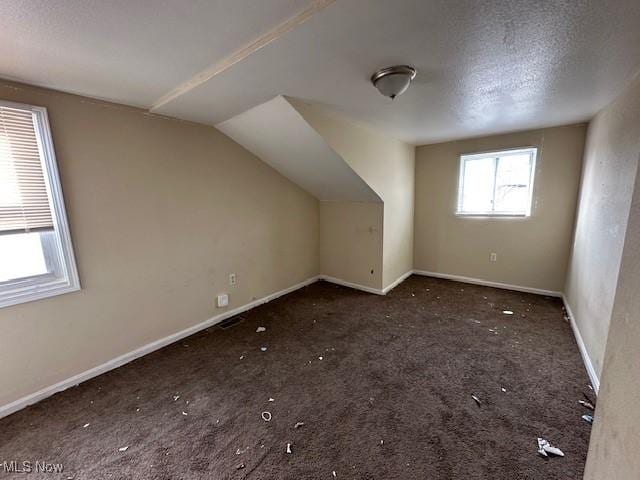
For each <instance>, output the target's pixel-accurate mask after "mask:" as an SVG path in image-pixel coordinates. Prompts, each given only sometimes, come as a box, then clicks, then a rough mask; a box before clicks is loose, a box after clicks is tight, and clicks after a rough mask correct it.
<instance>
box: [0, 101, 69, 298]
mask: <svg viewBox="0 0 640 480" xmlns="http://www.w3.org/2000/svg"><path fill="white" fill-rule="evenodd" d="M79 288H80V282H79V280H78V272H77V269H76V264H75V259H74V255H73V248H72V246H71V237H70V235H69V227H68V224H67V217H66V212H65V209H64V200H63V198H62V188H61V186H60V179H59V177H58V168H57V165H56V159H55V153H54V150H53V142H52V140H51V132H50V129H49V121H48V118H47V111H46V109H45V108H43V107H34V106H31V105H24V104H17V103H12V102H5V101H0V307H4V306H8V305H14V304H17V303H23V302H28V301H31V300H37V299H39V298H44V297H50V296H53V295H59V294H62V293H67V292H71V291H74V290H78V289H79Z"/></svg>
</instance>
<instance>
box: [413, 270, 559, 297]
mask: <svg viewBox="0 0 640 480" xmlns="http://www.w3.org/2000/svg"><path fill="white" fill-rule="evenodd" d="M413 273H415V274H416V275H424V276H425V277H434V278H443V279H445V280H454V281H456V282H462V283H472V284H474V285H482V286H484V287H493V288H502V289H505V290H514V291H516V292H525V293H535V294H537V295H546V296H548V297H558V298H562V292H556V291H553V290H543V289H541V288H532V287H522V286H520V285H510V284H508V283H499V282H491V281H489V280H483V279H481V278H472V277H462V276H460V275H450V274H448V273H437V272H427V271H425V270H414V271H413Z"/></svg>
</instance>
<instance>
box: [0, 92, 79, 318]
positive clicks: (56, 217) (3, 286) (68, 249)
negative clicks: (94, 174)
mask: <svg viewBox="0 0 640 480" xmlns="http://www.w3.org/2000/svg"><path fill="white" fill-rule="evenodd" d="M0 106H4V107H11V108H18V109H22V110H30V111H31V112H32V113H33V116H34V122H33V123H34V130H35V133H36V138H37V141H38V150H39V151H40V160H41V161H42V171H43V174H44V180H45V185H46V188H47V196H48V198H49V207H50V208H51V217H52V219H53V227H54V230H53V232H46V233H42V234H41V237H40V238H41V242H42V245H43V251H44V254H45V258H46V263H47V266H48V267H49V268H51V270H52V273H46V274H43V275H34V276H30V277H24V278H18V279H14V280H9V281H5V282H0V308H2V307H8V306H10V305H17V304H19V303H25V302H31V301H34V300H39V299H42V298H47V297H52V296H55V295H62V294H64V293H70V292H75V291H78V290H80V278H79V277H78V268H77V266H76V260H75V256H74V253H73V245H72V243H71V235H70V233H69V223H68V221H67V214H66V210H65V206H64V199H63V197H62V186H61V184H60V175H59V173H58V165H57V162H56V155H55V151H54V149H53V140H52V138H51V128H50V126H49V118H48V115H47V109H46V108H45V107H37V106H33V105H28V104H23V103H15V102H9V101H5V100H0Z"/></svg>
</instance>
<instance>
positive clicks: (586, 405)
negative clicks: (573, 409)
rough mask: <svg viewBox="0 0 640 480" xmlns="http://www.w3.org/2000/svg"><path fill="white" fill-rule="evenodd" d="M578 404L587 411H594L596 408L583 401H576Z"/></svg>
mask: <svg viewBox="0 0 640 480" xmlns="http://www.w3.org/2000/svg"><path fill="white" fill-rule="evenodd" d="M578 403H579V404H580V405H582V406H583V407H585V408H588V409H589V410H595V408H596V407H594V406H593V404H592V403H591V402H585V401H584V400H578Z"/></svg>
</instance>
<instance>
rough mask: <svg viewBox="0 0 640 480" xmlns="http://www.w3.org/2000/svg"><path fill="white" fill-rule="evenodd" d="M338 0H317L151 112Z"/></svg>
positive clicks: (183, 85)
mask: <svg viewBox="0 0 640 480" xmlns="http://www.w3.org/2000/svg"><path fill="white" fill-rule="evenodd" d="M335 1H336V0H316V1H314V2H313V3H312V4H311V5H310V6H309V7H307V8H306V9H305V10H303V11H302V12H300V13H298V14H297V15H294V16H293V17H291V18H289V19H287V20H285V21H284V22H282V23H281V24H279V25H277V26H276V27H275V28H272V29H271V30H269V31H268V32H267V33H265V34H264V35H262V36H260V37H258V38H257V39H256V40H254V41H252V42H251V43H249V44H248V45H245V46H243V47H242V48H240V49H239V50H237V51H235V52H233V53H232V54H231V55H229V56H228V57H226V58H224V59H222V60H221V61H220V62H217V63H215V64H213V65H211V66H210V67H208V68H206V69H205V70H203V71H202V72H200V73H198V74H196V75H195V76H193V77H192V78H190V79H189V80H187V81H185V82H183V83H181V84H180V85H178V86H177V87H176V88H174V89H173V90H171V91H170V92H169V93H167V94H166V95H164V96H162V97H161V98H159V99H158V100H156V102H155V103H154V104H153V105H152V106H151V108H150V109H149V111H150V112H155V111H156V110H158V109H159V108H160V107H162V106H164V105H166V104H167V103H169V102H171V101H172V100H175V99H176V98H178V97H180V96H182V95H184V94H185V93H187V92H189V91H191V90H193V89H194V88H196V87H199V86H200V85H202V84H204V83H206V82H208V81H209V80H211V79H212V78H213V77H215V76H216V75H219V74H220V73H222V72H224V71H225V70H227V69H229V68H231V67H232V66H234V65H235V64H236V63H238V62H241V61H242V60H244V59H245V58H247V57H249V56H250V55H252V54H254V53H256V52H257V51H258V50H260V49H261V48H262V47H266V46H267V45H269V44H270V43H271V42H273V41H275V40H277V39H278V38H280V37H282V36H283V35H285V34H286V33H288V32H289V31H291V30H293V29H294V28H295V27H297V26H299V25H302V24H303V23H304V22H306V21H307V20H309V19H310V18H311V17H312V16H314V15H315V14H316V13H318V12H321V11H322V10H324V9H325V8H327V7H328V6H329V5H331V4H332V3H334V2H335Z"/></svg>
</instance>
